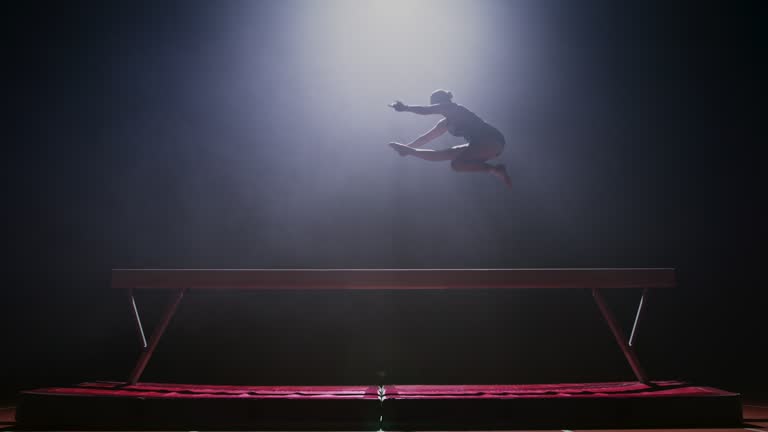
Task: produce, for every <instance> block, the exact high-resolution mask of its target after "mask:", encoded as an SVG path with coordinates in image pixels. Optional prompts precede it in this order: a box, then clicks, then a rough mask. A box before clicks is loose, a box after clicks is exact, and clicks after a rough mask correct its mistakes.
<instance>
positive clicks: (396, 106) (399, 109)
mask: <svg viewBox="0 0 768 432" xmlns="http://www.w3.org/2000/svg"><path fill="white" fill-rule="evenodd" d="M389 106H390V107H392V108H393V109H394V110H395V111H397V112H402V111H405V110H406V108H408V105H406V104H404V103H402V102H400V101H395V102H394V103H391V104H389Z"/></svg>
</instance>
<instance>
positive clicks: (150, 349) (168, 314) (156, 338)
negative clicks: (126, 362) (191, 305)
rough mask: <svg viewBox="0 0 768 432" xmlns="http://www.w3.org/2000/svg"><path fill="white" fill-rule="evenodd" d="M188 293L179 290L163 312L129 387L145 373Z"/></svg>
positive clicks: (137, 364)
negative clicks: (183, 298) (185, 294)
mask: <svg viewBox="0 0 768 432" xmlns="http://www.w3.org/2000/svg"><path fill="white" fill-rule="evenodd" d="M186 291H187V290H186V288H184V289H180V290H178V291H177V292H176V295H175V296H174V297H173V298H172V299H171V301H170V302H169V303H168V305H167V306H166V307H165V312H163V316H162V318H161V319H160V323H159V324H158V325H157V327H155V330H154V331H153V332H152V336H151V337H150V338H149V345H148V346H147V347H146V348H145V349H144V350H143V351H142V353H141V355H140V356H139V360H138V361H137V362H136V366H134V368H133V371H132V372H131V375H130V377H129V378H128V384H129V385H135V384H136V383H137V382H138V381H139V379H140V378H141V374H142V373H144V368H146V367H147V363H149V359H150V358H152V354H154V352H155V348H157V344H158V342H160V338H161V337H163V333H165V329H166V328H167V327H168V324H169V323H170V322H171V318H173V315H174V314H175V313H176V309H177V308H178V307H179V303H181V299H182V297H184V293H185V292H186Z"/></svg>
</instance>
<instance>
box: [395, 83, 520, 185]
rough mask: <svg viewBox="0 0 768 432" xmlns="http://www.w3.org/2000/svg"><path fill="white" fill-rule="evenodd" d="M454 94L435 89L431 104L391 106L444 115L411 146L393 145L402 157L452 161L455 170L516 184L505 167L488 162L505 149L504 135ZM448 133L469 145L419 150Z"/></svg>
mask: <svg viewBox="0 0 768 432" xmlns="http://www.w3.org/2000/svg"><path fill="white" fill-rule="evenodd" d="M452 99H453V94H452V93H451V92H449V91H446V90H435V91H434V92H432V95H431V96H430V98H429V102H430V104H431V105H428V106H419V105H406V104H404V103H402V102H400V101H395V103H392V104H390V105H389V106H390V107H392V108H394V110H395V111H398V112H402V111H407V112H412V113H414V114H421V115H428V114H440V115H442V116H443V118H442V119H441V120H440V121H439V122H437V124H436V125H435V126H434V127H433V128H432V129H430V130H429V131H427V132H426V133H424V134H423V135H422V136H420V137H418V138H416V139H415V140H413V142H411V143H409V144H402V143H397V142H391V143H389V145H390V146H391V147H392V148H393V149H395V151H397V152H398V153H399V154H400V156H416V157H417V158H420V159H424V160H428V161H451V168H453V169H454V170H455V171H467V172H471V171H474V172H485V173H489V174H491V175H493V176H494V177H496V178H498V179H499V180H501V181H502V182H504V184H505V185H506V186H507V187H511V185H512V182H511V180H510V178H509V175H508V174H507V169H506V167H505V166H504V164H497V165H491V164H489V163H488V160H490V159H493V158H495V157H497V156H499V155H500V154H501V152H502V150H504V135H502V134H501V132H499V130H498V129H496V128H495V127H493V126H491V125H489V124H488V123H486V122H485V121H483V119H481V118H480V117H478V116H477V114H475V113H473V112H472V111H470V110H468V109H467V108H465V107H464V106H462V105H459V104H456V103H454V102H453V101H452ZM445 132H448V133H450V134H451V135H453V136H457V137H464V138H465V139H466V140H467V142H466V144H461V145H457V146H453V147H451V148H448V149H443V150H430V149H422V148H419V147H421V146H423V145H424V144H426V143H428V142H430V141H432V140H433V139H435V138H437V137H439V136H440V135H442V134H444V133H445Z"/></svg>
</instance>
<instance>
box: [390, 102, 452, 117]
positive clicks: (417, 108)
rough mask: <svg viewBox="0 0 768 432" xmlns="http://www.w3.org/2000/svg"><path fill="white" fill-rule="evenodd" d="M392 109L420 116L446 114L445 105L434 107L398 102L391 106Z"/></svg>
mask: <svg viewBox="0 0 768 432" xmlns="http://www.w3.org/2000/svg"><path fill="white" fill-rule="evenodd" d="M389 106H391V107H392V108H394V110H395V111H397V112H403V111H407V112H412V113H414V114H420V115H430V114H444V111H445V106H444V105H443V104H434V105H406V104H404V103H402V102H400V101H396V102H395V103H393V104H390V105H389Z"/></svg>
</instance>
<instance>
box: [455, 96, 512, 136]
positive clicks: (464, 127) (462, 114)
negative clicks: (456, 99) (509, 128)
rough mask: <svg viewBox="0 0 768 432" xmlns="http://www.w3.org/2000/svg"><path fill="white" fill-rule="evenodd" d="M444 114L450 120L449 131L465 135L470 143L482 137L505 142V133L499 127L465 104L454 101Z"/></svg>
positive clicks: (456, 134)
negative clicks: (492, 124)
mask: <svg viewBox="0 0 768 432" xmlns="http://www.w3.org/2000/svg"><path fill="white" fill-rule="evenodd" d="M443 115H444V116H445V119H446V120H447V122H448V124H447V126H448V133H450V134H451V135H453V136H457V137H464V138H466V140H467V142H469V143H472V141H473V140H480V139H493V140H495V141H499V142H501V143H502V144H503V143H504V135H502V134H501V132H499V130H498V129H496V128H495V127H493V126H491V125H490V124H488V123H486V122H485V121H483V119H481V118H480V117H478V115H477V114H475V113H473V112H472V111H470V110H468V109H467V108H466V107H464V106H463V105H459V104H454V103H452V104H451V106H450V108H448V109H446V110H445V112H444V113H443Z"/></svg>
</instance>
